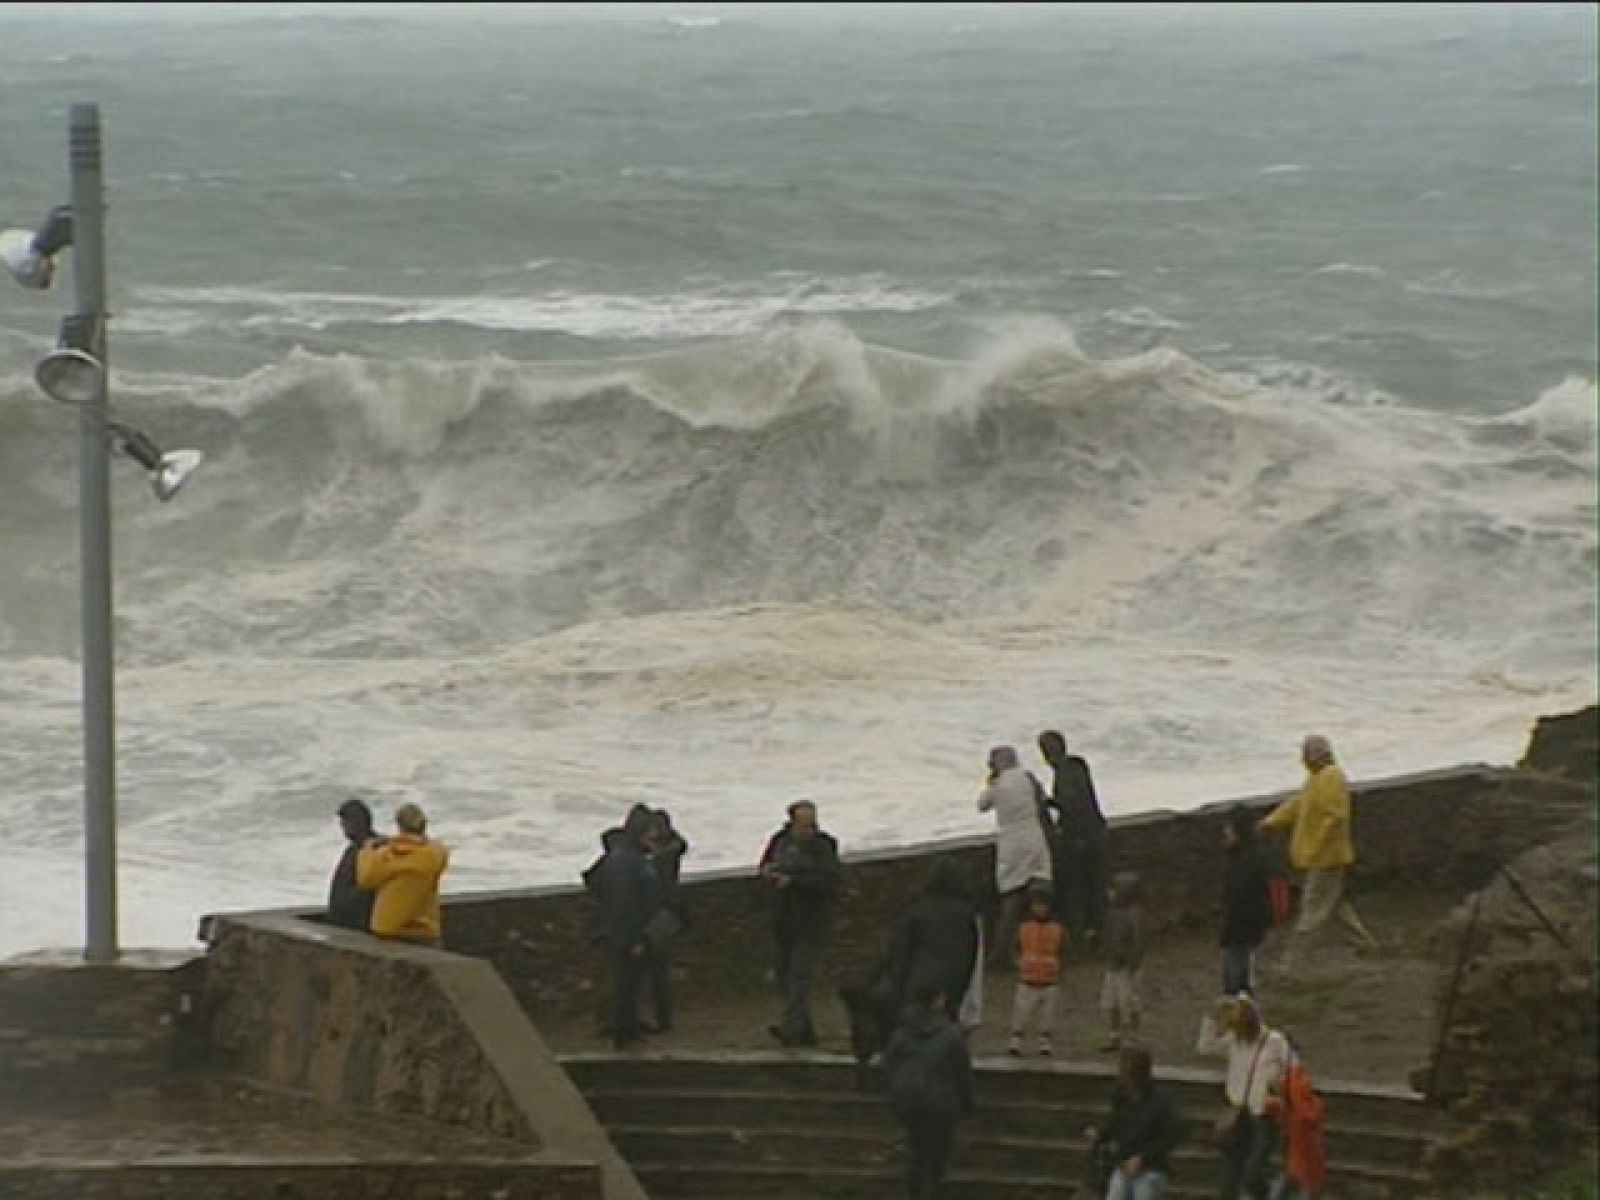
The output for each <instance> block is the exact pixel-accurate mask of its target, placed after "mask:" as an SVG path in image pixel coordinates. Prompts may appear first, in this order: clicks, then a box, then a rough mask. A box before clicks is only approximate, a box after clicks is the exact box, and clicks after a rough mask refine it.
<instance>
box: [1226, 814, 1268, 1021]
mask: <svg viewBox="0 0 1600 1200" xmlns="http://www.w3.org/2000/svg"><path fill="white" fill-rule="evenodd" d="M1222 845H1223V849H1224V850H1225V852H1226V853H1227V861H1226V864H1225V865H1224V867H1223V874H1222V932H1221V936H1220V938H1219V943H1220V945H1221V947H1222V994H1223V995H1224V996H1237V995H1238V994H1239V993H1240V992H1253V991H1255V953H1256V948H1257V947H1258V946H1260V945H1261V943H1262V941H1263V940H1264V939H1265V938H1266V936H1267V930H1269V929H1270V928H1272V899H1271V896H1270V895H1269V893H1268V879H1269V878H1270V875H1269V873H1268V871H1267V865H1266V863H1265V862H1264V861H1263V859H1262V856H1261V847H1260V845H1259V844H1258V843H1257V841H1256V815H1255V813H1254V812H1252V811H1251V810H1250V809H1249V808H1248V807H1246V806H1245V805H1243V804H1240V805H1236V806H1235V807H1234V808H1233V810H1232V811H1230V812H1229V813H1228V819H1227V821H1226V823H1225V824H1224V825H1223V826H1222Z"/></svg>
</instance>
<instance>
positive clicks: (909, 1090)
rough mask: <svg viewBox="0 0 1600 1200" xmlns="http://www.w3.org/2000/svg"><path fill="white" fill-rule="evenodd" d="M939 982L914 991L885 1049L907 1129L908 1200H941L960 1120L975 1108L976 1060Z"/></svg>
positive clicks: (892, 1091) (895, 1101) (893, 1102)
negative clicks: (948, 1009) (947, 1013)
mask: <svg viewBox="0 0 1600 1200" xmlns="http://www.w3.org/2000/svg"><path fill="white" fill-rule="evenodd" d="M945 1001H946V997H944V996H943V995H941V994H940V992H939V988H938V985H937V984H934V983H931V982H930V983H921V984H918V985H917V986H916V988H914V989H913V990H912V993H911V1002H910V1003H909V1004H907V1005H906V1008H905V1011H904V1013H903V1014H902V1016H901V1019H900V1025H899V1027H898V1028H897V1029H896V1030H895V1031H894V1034H893V1036H892V1037H890V1039H889V1048H888V1050H886V1051H885V1052H884V1074H885V1077H886V1078H887V1081H888V1085H889V1106H890V1108H891V1109H892V1111H893V1112H894V1115H895V1117H896V1119H898V1120H899V1121H900V1123H901V1124H902V1125H904V1126H905V1130H906V1196H907V1200H938V1196H939V1194H940V1190H941V1189H942V1187H943V1186H944V1176H945V1171H946V1170H947V1169H948V1167H949V1164H950V1151H951V1149H952V1147H953V1146H954V1143H955V1133H956V1123H957V1122H958V1121H959V1120H960V1119H961V1118H962V1117H964V1116H966V1115H967V1114H968V1113H970V1112H971V1111H972V1108H973V1103H972V1059H971V1056H970V1055H969V1054H968V1052H967V1043H966V1039H964V1038H963V1037H962V1036H961V1031H960V1030H959V1029H957V1028H956V1025H955V1023H954V1022H953V1021H951V1020H950V1018H949V1017H947V1016H945V1011H946V1003H945Z"/></svg>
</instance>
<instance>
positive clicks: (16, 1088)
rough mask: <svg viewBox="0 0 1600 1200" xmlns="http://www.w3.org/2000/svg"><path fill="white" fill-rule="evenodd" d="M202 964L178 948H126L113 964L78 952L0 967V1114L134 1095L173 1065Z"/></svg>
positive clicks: (182, 1049)
mask: <svg viewBox="0 0 1600 1200" xmlns="http://www.w3.org/2000/svg"><path fill="white" fill-rule="evenodd" d="M203 967H204V962H203V960H202V959H201V957H200V956H199V955H197V954H192V953H188V952H183V951H172V952H138V951H135V952H132V953H130V954H129V955H127V956H125V957H124V959H123V960H122V961H121V962H119V963H118V964H117V965H116V966H90V965H88V964H86V963H84V962H83V960H82V957H81V955H80V954H79V952H77V951H71V952H42V953H38V954H31V955H25V956H22V957H20V958H16V959H12V960H10V961H9V962H7V963H5V964H3V965H0V1113H4V1112H6V1111H8V1110H10V1109H11V1108H12V1107H13V1106H16V1105H20V1104H22V1103H23V1102H24V1101H28V1102H30V1103H37V1102H39V1101H42V1100H45V1099H48V1100H49V1101H51V1102H52V1103H63V1102H72V1101H73V1100H75V1099H80V1098H83V1097H85V1096H102V1097H103V1096H104V1095H105V1094H106V1093H111V1092H115V1091H118V1090H127V1091H138V1090H140V1089H142V1088H145V1087H147V1086H149V1085H150V1084H152V1083H153V1082H154V1081H157V1080H159V1079H162V1078H165V1077H167V1076H169V1075H170V1074H171V1072H173V1071H174V1070H175V1069H179V1068H181V1067H182V1066H183V1065H184V1063H185V1061H186V1060H187V1057H188V1055H187V1054H186V1051H189V1050H192V1044H191V1043H189V1042H188V1041H186V1039H185V1036H184V1035H185V1033H186V1032H187V1030H188V1026H187V1023H186V1014H187V1013H188V1012H192V1011H193V1008H194V1002H195V1001H196V1000H198V998H199V995H200V991H201V984H202V969H203Z"/></svg>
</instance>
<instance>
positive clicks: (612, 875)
mask: <svg viewBox="0 0 1600 1200" xmlns="http://www.w3.org/2000/svg"><path fill="white" fill-rule="evenodd" d="M654 820H655V818H654V816H653V815H652V814H651V812H650V810H649V809H647V808H644V807H643V806H642V805H636V806H635V807H634V808H633V810H632V811H631V812H629V813H628V817H627V820H626V821H624V822H623V824H622V828H621V829H608V830H607V831H606V832H605V834H604V835H603V837H602V839H601V841H602V844H603V845H604V846H605V853H604V854H603V855H602V856H601V858H600V861H599V862H598V863H596V864H595V865H594V867H592V868H591V871H592V872H593V873H592V874H589V873H588V872H586V873H585V874H586V876H587V878H586V879H585V882H586V883H588V884H589V885H590V887H591V888H592V889H593V892H594V897H595V900H596V901H597V903H598V906H599V935H600V941H601V942H602V943H603V945H604V947H605V951H606V955H607V958H608V960H609V962H610V966H611V972H610V974H611V1039H612V1045H613V1046H614V1047H615V1048H616V1049H618V1050H626V1049H627V1048H628V1047H630V1046H632V1045H634V1044H635V1043H637V1042H638V1041H639V1037H640V1029H639V983H640V980H641V979H642V977H643V975H644V971H645V968H646V962H645V956H646V954H647V953H648V947H647V945H646V942H645V928H646V927H647V926H648V925H649V923H650V918H651V916H652V915H653V914H654V913H655V911H656V908H657V906H658V905H659V903H660V885H659V881H658V880H657V878H656V873H655V869H654V868H653V867H652V866H651V865H650V862H649V860H648V859H647V858H646V857H645V846H644V839H645V837H646V836H647V834H648V832H649V829H650V826H651V824H652V823H653V822H654Z"/></svg>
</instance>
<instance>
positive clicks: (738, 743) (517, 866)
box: [0, 6, 1596, 949]
mask: <svg viewBox="0 0 1600 1200" xmlns="http://www.w3.org/2000/svg"><path fill="white" fill-rule="evenodd" d="M0 33H3V35H4V36H3V38H0V224H7V223H9V224H26V223H28V222H30V221H32V220H33V219H35V218H36V217H37V216H38V215H39V214H40V213H42V212H43V211H44V210H45V209H46V208H48V207H49V205H50V204H52V203H55V202H57V201H58V200H60V199H64V198H65V186H66V185H65V110H66V105H67V104H68V103H69V102H70V101H72V100H77V99H93V100H97V101H98V102H99V103H100V105H101V107H102V115H103V119H104V121H105V125H106V138H107V152H108V157H109V186H110V202H111V206H112V207H111V239H112V241H111V248H112V260H111V280H112V290H113V302H114V306H115V308H116V312H117V315H116V321H115V323H114V325H113V328H112V352H113V361H114V364H115V376H114V399H115V403H116V404H117V406H118V407H119V408H120V410H121V411H122V413H123V414H124V416H125V417H127V418H128V419H130V420H133V421H134V422H135V423H138V424H141V425H143V426H145V427H146V428H148V429H149V430H150V431H151V432H152V433H154V434H156V436H157V437H158V438H160V439H161V440H163V441H165V442H167V443H169V444H193V445H197V446H199V447H201V448H203V449H204V450H205V451H206V453H207V455H208V459H207V463H206V465H205V467H204V468H203V470H202V474H201V475H199V476H197V477H196V479H195V481H194V483H193V485H192V486H191V488H190V489H189V490H187V491H185V492H184V493H183V494H182V495H181V496H180V497H179V498H178V499H177V500H176V501H174V502H173V503H172V504H170V505H167V506H156V505H155V504H154V503H153V502H151V501H150V499H149V496H148V493H147V492H145V491H144V489H143V487H142V484H141V482H140V480H139V479H138V478H137V475H136V473H135V472H134V471H133V470H132V469H131V467H128V466H127V465H126V464H119V472H118V477H117V482H116V493H115V503H116V512H117V523H118V525H117V552H118V565H117V583H118V596H117V606H118V609H117V611H118V621H119V625H118V638H119V643H118V652H119V662H120V670H119V676H118V688H119V692H118V700H119V706H120V711H119V720H120V729H119V734H120V747H119V748H120V759H119V770H120V776H119V788H120V799H121V804H122V837H123V856H122V861H123V901H124V918H123V925H124V934H125V938H126V940H128V941H130V942H134V943H149V942H183V941H186V940H187V939H188V937H189V936H190V934H191V932H192V929H193V921H194V916H195V915H196V914H197V913H199V912H203V911H207V910H210V909H214V908H218V907H229V906H239V905H254V904H267V903H279V902H291V901H299V900H304V899H307V898H312V899H314V898H315V897H317V896H318V895H320V892H321V888H322V886H323V883H324V880H325V876H326V873H327V871H328V869H329V867H330V866H331V861H332V859H333V858H334V857H335V856H336V854H337V851H338V846H337V830H336V828H335V825H334V822H333V819H332V810H333V808H334V806H335V805H336V804H337V802H338V801H339V800H340V799H342V798H344V796H346V795H347V794H350V793H352V792H355V793H358V794H365V795H367V796H369V798H371V799H373V800H374V801H375V802H376V803H379V804H381V805H384V806H388V805H390V804H391V803H394V802H398V801H400V800H402V799H417V800H419V801H421V802H422V803H423V804H424V805H425V806H426V807H427V808H428V809H429V811H430V812H431V813H432V814H433V818H434V823H435V826H436V828H437V830H438V832H439V833H440V834H441V835H442V836H443V837H445V838H446V840H448V841H450V842H452V843H453V844H454V845H455V846H456V847H457V851H456V858H455V866H454V868H453V870H452V874H451V876H450V881H451V883H452V885H453V886H454V887H455V888H457V889H463V888H468V887H479V886H491V885H511V884H515V883H520V882H529V881H534V882H545V881H553V880H561V879H568V878H571V877H572V876H573V874H574V872H575V871H576V869H577V868H578V867H579V866H581V865H582V863H583V862H585V861H587V858H588V857H589V856H590V854H591V853H592V850H593V847H594V844H595V838H596V835H597V834H598V831H599V829H600V828H601V827H602V826H603V825H604V824H605V823H607V822H608V821H609V820H611V819H612V818H613V817H614V815H615V814H617V813H618V812H620V811H621V810H622V809H624V808H625V807H626V806H627V805H628V804H630V803H632V802H634V801H636V800H644V801H647V802H651V803H662V804H666V805H668V806H669V807H671V808H672V809H673V810H674V812H675V813H677V814H678V815H679V819H680V823H681V824H682V825H683V826H684V828H685V829H686V831H687V832H688V834H689V836H690V838H691V839H692V840H693V841H694V842H695V843H696V853H695V856H694V859H693V860H692V862H694V863H695V864H697V865H699V866H709V865H713V864H729V863H735V862H742V861H748V860H749V859H750V858H751V857H752V856H753V854H754V850H755V848H756V846H757V844H758V842H759V839H760V838H761V837H762V836H763V834H764V833H765V832H767V831H768V830H769V828H770V827H771V826H772V824H773V822H774V820H775V816H776V814H777V813H778V811H779V809H780V808H781V806H782V805H783V804H784V803H786V802H788V801H789V800H792V799H794V798H796V797H798V796H801V795H805V796H810V797H813V798H816V799H818V800H820V801H821V803H822V805H823V808H824V819H825V821H826V823H827V824H828V825H829V826H830V827H831V828H833V829H834V830H835V831H836V832H838V833H839V834H840V835H841V837H842V838H843V840H844V841H845V843H846V846H847V848H849V847H856V848H861V847H865V846H868V845H885V844H892V843H895V842H900V841H910V840H914V839H919V838H922V837H926V836H930V835H937V834H945V833H954V832H961V831H975V830H979V829H982V828H984V822H983V821H982V819H980V818H979V817H978V816H977V815H976V814H975V813H973V812H972V811H971V798H972V796H971V794H972V791H973V789H974V785H975V781H976V777H977V774H978V770H979V767H980V765H981V761H982V755H983V752H984V750H985V748H986V747H987V745H988V744H990V743H991V742H993V741H997V740H1017V741H1026V740H1031V739H1030V735H1031V733H1032V732H1033V731H1034V730H1036V729H1037V728H1039V727H1041V726H1042V725H1047V724H1050V725H1061V726H1062V727H1064V728H1066V729H1067V730H1068V732H1069V736H1071V737H1072V739H1073V740H1074V742H1076V743H1077V744H1078V745H1080V746H1081V748H1082V749H1083V750H1084V751H1085V752H1086V753H1088V754H1089V755H1090V757H1091V758H1092V759H1093V760H1094V761H1095V763H1096V768H1097V774H1098V775H1099V776H1100V777H1101V780H1102V790H1103V792H1104V793H1105V795H1106V799H1107V802H1108V807H1110V808H1111V809H1113V810H1116V811H1132V810H1137V809H1140V808H1146V807H1152V806H1170V807H1184V806H1189V805H1194V804H1198V803H1201V802H1205V801H1208V800H1212V799H1216V798H1219V797H1220V796H1223V795H1226V794H1229V793H1231V792H1236V791H1251V790H1265V789H1271V788H1276V787H1281V786H1287V785H1288V784H1290V783H1292V782H1293V781H1294V778H1295V762H1294V755H1295V749H1296V746H1297V744H1298V739H1299V737H1300V735H1301V734H1302V733H1304V732H1305V731H1306V730H1307V729H1310V728H1317V729H1320V730H1322V731H1324V732H1327V733H1328V734H1329V735H1330V736H1332V737H1333V739H1334V741H1335V743H1336V745H1338V746H1339V747H1340V748H1341V749H1342V751H1343V753H1344V757H1345V759H1346V761H1347V763H1348V764H1349V766H1350V768H1351V770H1352V771H1353V773H1354V774H1356V775H1357V776H1360V775H1368V776H1371V775H1376V774H1380V773H1384V772H1389V771H1395V770H1401V769H1407V768H1412V767H1418V766H1431V765H1439V764H1442V763H1445V762H1448V761H1452V760H1457V759H1462V758H1477V757H1484V758H1489V759H1493V760H1497V761H1505V760H1508V759H1510V758H1511V757H1513V756H1514V754H1515V753H1516V752H1517V750H1518V749H1519V747H1520V744H1521V741H1522V738H1523V736H1524V734H1525V732H1526V729H1527V726H1528V724H1529V722H1530V721H1531V719H1532V718H1533V717H1534V716H1535V715H1537V714H1539V713H1542V712H1548V711H1555V710H1558V709H1560V708H1563V707H1565V706H1568V705H1571V704H1576V703H1580V702H1584V701H1587V700H1592V698H1593V696H1594V693H1595V675H1596V671H1595V657H1596V637H1595V628H1596V606H1595V592H1594V581H1595V566H1596V538H1595V516H1596V514H1595V486H1596V462H1595V436H1596V435H1595V410H1596V394H1595V383H1594V379H1595V360H1596V349H1595V337H1594V334H1595V319H1596V307H1595V296H1596V277H1595V198H1596V194H1595V99H1596V88H1595V68H1594V63H1595V61H1596V54H1595V50H1596V46H1595V18H1594V12H1593V10H1592V9H1591V8H1587V7H1579V6H1565V7H1559V8H1545V7H1539V6H1515V7H1507V8H1497V7H1487V6H1483V7H1471V8H1466V9H1461V8H1455V7H1446V6H1432V7H1429V8H1427V9H1422V10H1417V9H1406V8H1391V7H1384V8H1381V9H1372V8H1368V9H1356V10H1350V9H1328V10H1319V11H1312V12H1306V11H1298V12H1288V11H1283V10H1279V9H1274V8H1260V7H1252V6H1238V7H1232V8H1224V9H1216V8H1208V7H1206V6H1200V7H1199V9H1198V11H1196V10H1195V9H1192V8H1189V7H1185V6H1179V7H1178V8H1176V9H1166V10H1157V11H1155V12H1154V13H1151V12H1146V11H1144V10H1142V9H1139V8H1137V7H1135V8H1132V9H1126V10H1122V11H1104V10H1102V9H1099V8H1097V7H1094V6H1088V7H1082V8H1079V7H1073V6H1060V7H1045V8H1035V7H1030V6H1017V7H1010V8H996V9H980V8H976V7H974V6H953V7H940V6H930V7H929V8H928V9H927V10H925V11H920V12H919V11H915V10H911V9H909V8H908V7H896V8H895V9H893V10H892V11H884V10H874V9H871V8H867V9H861V8H848V9H821V10H816V9H812V10H808V9H806V8H804V7H803V6H801V7H796V8H787V7H780V8H775V9H767V8H758V7H757V8H752V7H740V6H731V7H725V8H720V9H718V8H716V7H715V6H701V7H698V8H695V7H688V6H684V7H681V8H672V7H659V6H658V7H644V8H638V9H628V10H619V11H606V12H602V13H600V14H598V15H594V14H573V13H571V12H569V11H566V10H561V9H552V10H541V9H539V8H538V7H536V6H529V7H511V6H507V7H504V8H496V9H490V10H487V11H484V10H477V9H473V8H471V7H470V6H458V7H457V8H456V9H453V10H447V11H443V12H436V11H432V10H428V9H423V8H414V9H401V10H398V11H397V10H393V9H390V8H387V7H384V6H377V7H374V8H372V9H367V10H362V11H360V12H349V11H345V10H341V9H338V8H337V7H335V8H333V9H332V10H330V11H328V12H322V13H307V12H305V11H303V10H298V9H295V8H294V7H292V6H274V7H273V8H271V9H265V10H263V9H248V8H247V9H244V10H237V11H222V12H220V13H218V12H211V13H202V14H201V15H199V16H194V15H188V14H185V13H172V12H163V11H156V10H148V11H146V10H139V9H136V8H121V7H120V6H117V7H111V8H108V9H107V10H106V11H103V12H100V13H99V14H98V15H96V14H92V13H91V14H85V13H78V14H72V13H62V12H59V11H57V10H56V9H53V8H48V9H47V10H45V11H39V10H35V9H32V8H30V7H28V6H14V7H12V8H7V9H3V10H0ZM69 297H70V288H68V287H65V286H63V287H62V288H61V289H60V290H59V291H58V292H55V293H50V294H48V295H46V296H43V297H41V296H39V295H38V294H31V293H23V292H21V291H18V290H16V289H9V290H5V291H0V409H3V411H4V412H5V413H6V414H7V433H8V436H7V437H6V438H5V439H4V441H3V442H0V778H3V779H4V780H5V783H4V784H3V785H0V817H3V819H4V827H5V829H6V831H7V835H8V837H9V839H10V841H11V843H12V847H11V848H12V865H11V866H9V867H8V869H7V871H6V872H5V874H4V876H3V878H0V910H3V911H5V912H7V913H8V914H15V915H14V916H13V918H12V919H11V920H10V921H8V922H7V928H6V929H5V930H3V931H0V949H18V948H23V947H26V946H30V945H34V944H40V943H71V942H73V941H75V940H77V938H78V936H79V935H78V929H79V916H78V895H79V889H80V882H79V879H80V875H79V853H80V836H81V833H80V815H79V809H80V791H81V783H80V778H81V776H80V766H79V752H78V737H79V733H78V725H77V720H78V695H79V693H78V668H77V663H76V656H77V645H78V642H77V639H78V631H77V616H76V587H77V577H76V536H75V526H76V510H75V501H76V484H75V477H74V470H75V453H76V445H75V440H74V437H73V431H72V427H71V422H70V421H69V420H67V419H65V417H64V415H63V414H62V413H60V412H57V411H54V409H53V407H52V406H50V405H49V404H48V402H46V401H43V400H42V399H41V398H39V396H38V394H37V393H36V392H34V391H33V389H32V385H31V383H29V381H28V380H29V373H30V371H31V368H32V364H33V362H34V360H35V359H36V358H37V357H38V355H39V354H40V353H41V352H42V351H43V350H44V349H45V348H47V347H48V345H49V343H50V340H51V338H52V337H53V331H54V327H55V322H56V321H57V319H58V318H59V316H60V315H61V313H62V312H63V311H64V310H65V306H66V304H67V303H68V300H69Z"/></svg>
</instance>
